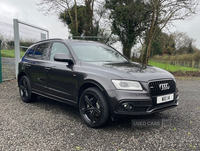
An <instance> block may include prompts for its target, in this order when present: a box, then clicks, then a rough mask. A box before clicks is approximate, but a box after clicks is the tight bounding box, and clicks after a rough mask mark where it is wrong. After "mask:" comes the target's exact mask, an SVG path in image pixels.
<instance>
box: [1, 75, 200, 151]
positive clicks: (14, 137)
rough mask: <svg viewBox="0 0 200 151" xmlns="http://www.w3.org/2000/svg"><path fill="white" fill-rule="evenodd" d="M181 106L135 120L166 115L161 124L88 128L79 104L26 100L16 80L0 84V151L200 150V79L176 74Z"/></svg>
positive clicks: (128, 122) (125, 123)
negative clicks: (164, 124)
mask: <svg viewBox="0 0 200 151" xmlns="http://www.w3.org/2000/svg"><path fill="white" fill-rule="evenodd" d="M176 80H177V84H178V87H179V91H180V99H179V106H178V107H177V108H174V109H171V110H168V111H164V112H161V113H156V114H153V115H149V116H137V117H132V119H158V120H160V119H164V120H167V119H168V120H170V124H168V125H166V126H161V127H156V126H155V127H154V126H152V127H132V126H131V119H125V120H120V121H115V122H109V123H108V125H107V126H105V127H103V128H100V129H93V128H90V127H87V126H86V125H85V124H84V123H83V122H82V120H81V118H80V116H79V112H78V109H76V108H74V107H72V106H70V105H66V104H63V103H59V102H55V101H53V100H49V99H46V98H43V97H39V98H38V99H37V101H36V102H34V103H23V102H22V101H21V99H20V96H19V92H18V87H17V82H16V80H11V81H6V82H3V83H2V84H0V150H52V151H54V150H55V151H66V150H87V151H88V150H91V151H92V150H103V151H104V150H109V151H112V150H113V151H119V150H121V151H125V150H140V151H142V150H152V151H153V150H156V151H157V150H172V151H173V150H177V151H178V150H185V151H188V150H198V151H199V150H200V129H199V127H200V79H197V78H195V79H185V78H183V79H180V78H177V79H176Z"/></svg>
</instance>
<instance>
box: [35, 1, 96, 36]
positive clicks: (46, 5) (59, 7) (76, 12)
mask: <svg viewBox="0 0 200 151" xmlns="http://www.w3.org/2000/svg"><path fill="white" fill-rule="evenodd" d="M37 5H38V6H39V10H41V11H43V12H44V13H45V14H50V15H51V14H57V15H58V16H59V19H61V20H62V22H63V23H65V24H67V25H68V27H69V28H70V29H71V31H70V32H71V33H72V34H74V35H80V34H81V33H82V32H83V31H85V35H92V36H94V34H96V30H97V29H98V25H97V24H98V22H94V23H97V24H95V25H94V24H93V15H94V13H93V12H94V0H84V2H83V3H80V4H78V3H77V1H76V0H73V1H71V0H40V3H38V4H37ZM81 5H83V6H81Z"/></svg>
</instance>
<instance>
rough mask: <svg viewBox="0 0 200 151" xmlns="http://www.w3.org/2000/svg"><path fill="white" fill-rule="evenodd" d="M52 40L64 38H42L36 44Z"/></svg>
mask: <svg viewBox="0 0 200 151" xmlns="http://www.w3.org/2000/svg"><path fill="white" fill-rule="evenodd" d="M51 40H63V39H61V38H53V39H45V40H41V41H38V42H36V44H37V43H40V42H45V41H51Z"/></svg>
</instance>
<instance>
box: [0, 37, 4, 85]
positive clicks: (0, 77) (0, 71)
mask: <svg viewBox="0 0 200 151" xmlns="http://www.w3.org/2000/svg"><path fill="white" fill-rule="evenodd" d="M2 81H3V79H2V65H1V40H0V83H2Z"/></svg>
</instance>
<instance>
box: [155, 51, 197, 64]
mask: <svg viewBox="0 0 200 151" xmlns="http://www.w3.org/2000/svg"><path fill="white" fill-rule="evenodd" d="M152 59H153V60H159V61H167V60H169V61H196V62H200V52H199V51H198V52H196V53H193V54H182V55H173V56H172V55H163V56H159V55H155V56H154V57H153V58H152Z"/></svg>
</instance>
